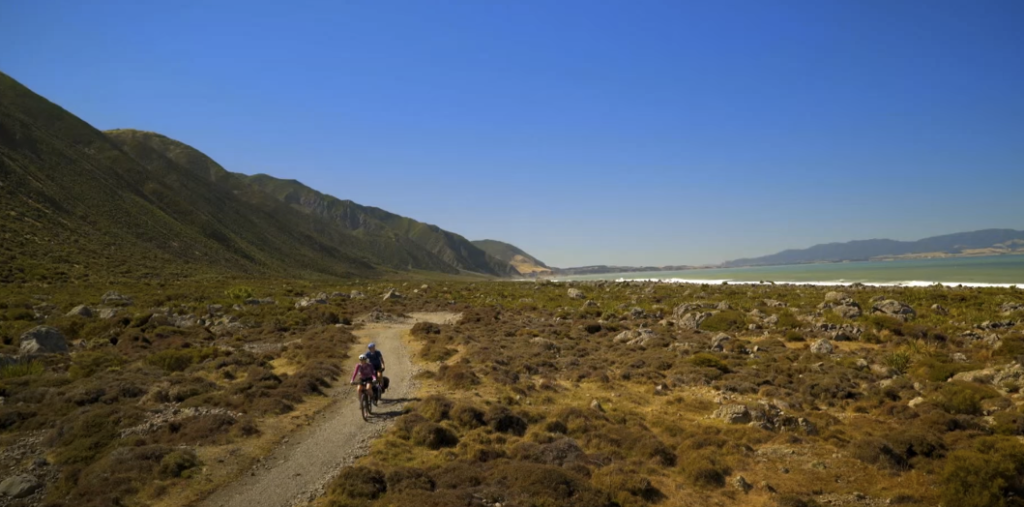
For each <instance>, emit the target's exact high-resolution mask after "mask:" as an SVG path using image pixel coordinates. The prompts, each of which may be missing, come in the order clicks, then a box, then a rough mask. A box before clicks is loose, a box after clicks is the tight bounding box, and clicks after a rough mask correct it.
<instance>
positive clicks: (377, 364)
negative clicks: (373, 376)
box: [366, 342, 384, 375]
mask: <svg viewBox="0 0 1024 507" xmlns="http://www.w3.org/2000/svg"><path fill="white" fill-rule="evenodd" d="M366 348H367V349H369V350H367V351H366V358H367V359H369V360H370V364H371V365H373V369H375V370H377V374H378V375H380V374H382V373H384V354H381V353H380V351H379V350H377V344H376V343H373V342H370V344H369V345H367V346H366Z"/></svg>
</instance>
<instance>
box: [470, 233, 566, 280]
mask: <svg viewBox="0 0 1024 507" xmlns="http://www.w3.org/2000/svg"><path fill="white" fill-rule="evenodd" d="M473 244H474V245H476V246H477V247H478V248H480V249H481V250H483V251H485V252H487V253H488V254H490V255H491V256H492V257H495V258H498V259H501V260H503V261H505V262H507V263H509V264H511V265H512V267H513V268H515V269H516V271H518V272H519V273H520V274H523V275H529V274H541V273H550V272H551V268H549V267H548V266H547V265H546V264H544V263H543V262H541V261H540V260H538V259H537V258H536V257H534V256H532V255H530V254H528V253H526V252H524V251H523V250H522V249H521V248H519V247H517V246H515V245H511V244H508V243H505V242H503V241H497V240H493V239H481V240H477V241H473Z"/></svg>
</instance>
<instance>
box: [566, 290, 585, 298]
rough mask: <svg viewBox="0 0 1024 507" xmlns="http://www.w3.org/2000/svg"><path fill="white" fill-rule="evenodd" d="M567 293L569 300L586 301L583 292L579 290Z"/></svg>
mask: <svg viewBox="0 0 1024 507" xmlns="http://www.w3.org/2000/svg"><path fill="white" fill-rule="evenodd" d="M568 293H569V298H570V299H586V298H587V295H586V294H584V293H583V291H581V290H579V289H569V291H568Z"/></svg>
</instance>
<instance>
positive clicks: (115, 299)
mask: <svg viewBox="0 0 1024 507" xmlns="http://www.w3.org/2000/svg"><path fill="white" fill-rule="evenodd" d="M101 300H102V301H103V304H105V305H115V306H131V304H132V298H130V297H128V296H125V295H124V294H121V293H120V292H117V291H113V290H112V291H110V292H107V293H106V294H104V295H103V297H102V298H101Z"/></svg>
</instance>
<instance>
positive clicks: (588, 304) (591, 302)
mask: <svg viewBox="0 0 1024 507" xmlns="http://www.w3.org/2000/svg"><path fill="white" fill-rule="evenodd" d="M598 306H600V305H598V304H597V303H596V302H595V301H594V300H593V299H588V300H587V302H586V303H583V308H597V307H598Z"/></svg>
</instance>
